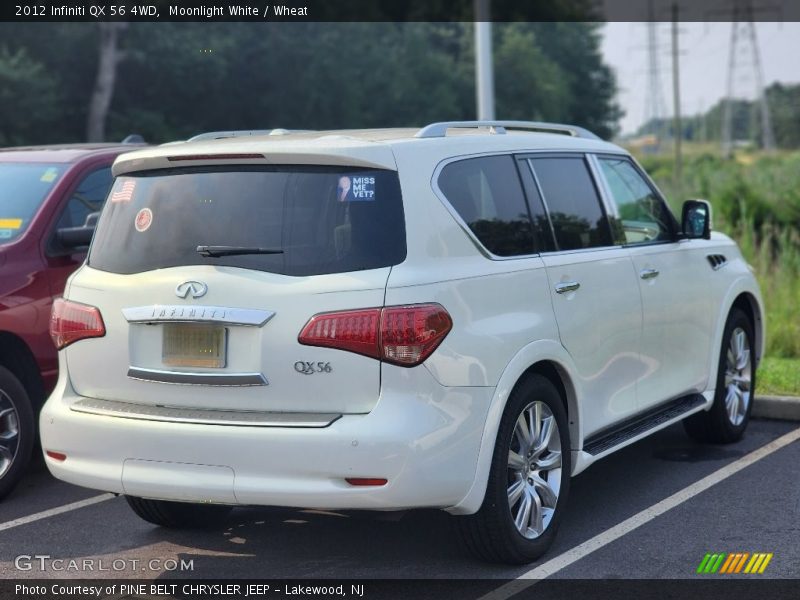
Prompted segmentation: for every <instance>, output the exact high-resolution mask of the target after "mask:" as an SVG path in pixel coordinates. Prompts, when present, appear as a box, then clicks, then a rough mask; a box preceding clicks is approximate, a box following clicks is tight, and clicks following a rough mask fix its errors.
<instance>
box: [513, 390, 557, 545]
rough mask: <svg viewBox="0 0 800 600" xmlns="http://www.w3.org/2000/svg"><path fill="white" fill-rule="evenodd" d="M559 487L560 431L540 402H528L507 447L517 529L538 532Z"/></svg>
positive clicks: (526, 533)
mask: <svg viewBox="0 0 800 600" xmlns="http://www.w3.org/2000/svg"><path fill="white" fill-rule="evenodd" d="M560 489H561V435H560V432H559V430H558V423H557V422H556V418H555V416H553V412H552V411H551V410H550V407H548V406H547V404H545V403H544V402H539V401H535V402H531V403H530V404H528V405H527V406H526V407H525V408H524V409H523V410H522V412H521V413H520V415H519V417H518V418H517V422H516V424H515V425H514V431H513V434H512V436H511V443H510V446H509V449H508V490H507V491H508V507H509V509H510V510H511V518H512V519H513V520H514V525H515V526H516V528H517V531H518V532H519V533H520V534H521V535H523V536H524V537H526V538H528V539H534V538H537V537H539V536H540V535H542V533H544V531H545V529H547V527H548V525H549V524H550V521H551V520H552V518H553V515H554V514H555V510H556V504H557V503H558V495H559V491H560Z"/></svg>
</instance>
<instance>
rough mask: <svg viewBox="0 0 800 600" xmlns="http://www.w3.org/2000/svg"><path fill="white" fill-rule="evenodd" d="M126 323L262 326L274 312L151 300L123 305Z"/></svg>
mask: <svg viewBox="0 0 800 600" xmlns="http://www.w3.org/2000/svg"><path fill="white" fill-rule="evenodd" d="M122 314H123V315H124V316H125V319H126V320H127V321H128V323H163V322H169V321H179V322H180V321H183V322H198V323H222V324H224V325H248V326H253V327H263V326H264V325H266V323H267V322H268V321H269V320H270V319H271V318H272V317H274V316H275V312H274V311H271V310H260V309H256V308H232V307H229V306H205V305H199V304H154V305H152V306H134V307H131V308H123V309H122Z"/></svg>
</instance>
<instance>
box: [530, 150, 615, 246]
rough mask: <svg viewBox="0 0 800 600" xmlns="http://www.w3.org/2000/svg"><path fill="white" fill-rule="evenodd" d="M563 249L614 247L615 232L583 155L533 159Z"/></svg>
mask: <svg viewBox="0 0 800 600" xmlns="http://www.w3.org/2000/svg"><path fill="white" fill-rule="evenodd" d="M530 164H531V166H532V167H533V171H534V174H535V175H536V179H537V180H538V182H539V186H540V187H541V189H542V195H543V196H544V203H545V205H546V206H547V210H548V213H549V215H550V222H551V223H552V224H553V232H554V233H555V237H556V244H557V245H558V249H559V250H579V249H583V248H594V247H598V246H610V245H612V241H611V231H610V229H609V226H608V220H607V219H606V216H605V214H604V212H603V208H602V206H601V204H600V197H599V196H598V194H597V190H596V189H595V187H594V182H593V181H592V177H591V175H590V174H589V170H588V169H587V167H586V163H585V161H584V160H583V158H579V157H575V158H572V157H558V158H555V157H554V158H532V159H531V160H530Z"/></svg>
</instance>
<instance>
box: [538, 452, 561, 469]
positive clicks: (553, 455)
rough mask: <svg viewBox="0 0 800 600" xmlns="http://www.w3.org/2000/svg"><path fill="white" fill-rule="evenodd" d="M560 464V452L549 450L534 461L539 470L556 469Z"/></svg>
mask: <svg viewBox="0 0 800 600" xmlns="http://www.w3.org/2000/svg"><path fill="white" fill-rule="evenodd" d="M560 466H561V452H550V453H549V454H548V455H547V456H545V457H544V458H540V459H539V460H537V461H536V467H537V468H538V469H539V470H541V471H549V470H550V469H557V468H559V467H560Z"/></svg>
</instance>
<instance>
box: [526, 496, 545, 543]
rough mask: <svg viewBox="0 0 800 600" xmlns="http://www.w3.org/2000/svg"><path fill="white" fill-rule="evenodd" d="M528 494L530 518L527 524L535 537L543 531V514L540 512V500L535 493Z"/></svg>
mask: <svg viewBox="0 0 800 600" xmlns="http://www.w3.org/2000/svg"><path fill="white" fill-rule="evenodd" d="M529 493H530V495H531V516H530V520H529V521H528V523H529V525H530V527H531V529H533V530H534V531H535V532H536V534H537V535H540V534H541V533H542V532H543V531H544V514H543V510H542V500H541V498H540V497H539V496H538V495H537V494H536V492H529Z"/></svg>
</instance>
